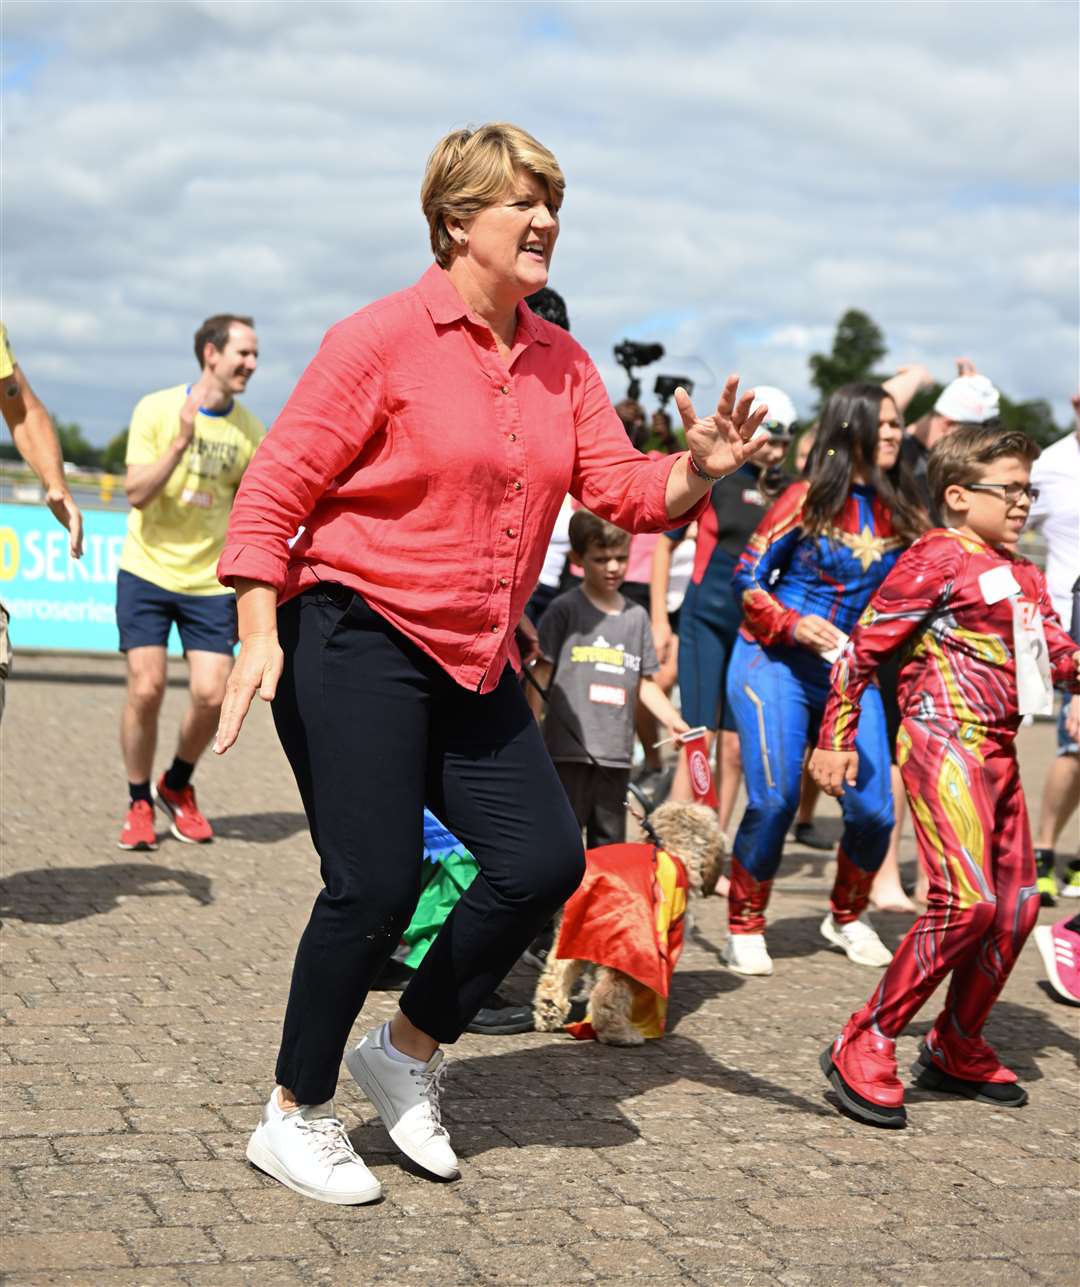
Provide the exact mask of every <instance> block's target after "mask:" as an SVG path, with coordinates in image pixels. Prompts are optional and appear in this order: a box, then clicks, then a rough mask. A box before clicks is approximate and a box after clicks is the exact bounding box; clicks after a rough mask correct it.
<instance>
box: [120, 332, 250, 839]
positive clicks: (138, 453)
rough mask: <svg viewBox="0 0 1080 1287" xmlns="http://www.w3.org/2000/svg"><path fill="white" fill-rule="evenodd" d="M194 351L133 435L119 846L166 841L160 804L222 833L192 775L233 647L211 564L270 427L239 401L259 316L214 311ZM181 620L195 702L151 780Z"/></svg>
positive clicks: (124, 587)
mask: <svg viewBox="0 0 1080 1287" xmlns="http://www.w3.org/2000/svg"><path fill="white" fill-rule="evenodd" d="M195 356H196V357H197V358H198V360H199V363H200V365H201V367H202V372H201V374H200V375H199V378H198V379H197V380H196V381H195V383H194V384H191V385H182V384H181V385H177V386H176V387H175V388H172V389H162V390H161V391H160V392H158V393H151V394H149V395H148V396H147V397H145V398H143V399H142V401H141V402H139V404H138V406H137V407H136V408H135V411H134V413H133V415H132V417H131V426H130V428H129V431H128V447H127V477H126V479H125V482H124V487H125V491H126V492H127V497H128V500H129V501H130V502H131V515H130V517H129V519H128V532H127V539H126V540H125V542H124V550H123V553H122V555H121V558H120V570H119V573H118V575H117V580H116V624H117V626H118V627H119V629H120V651H121V652H123V653H124V654H125V655H126V657H127V674H128V685H127V699H126V701H125V704H124V714H123V718H122V720H121V725H120V744H121V748H122V750H123V754H124V766H125V768H126V770H127V776H128V790H129V792H130V796H131V803H130V805H129V808H128V813H127V818H126V819H125V821H124V827H123V830H122V831H121V833H120V841H119V844H120V848H121V849H156V848H157V837H156V833H155V831H154V808H153V806H154V804H155V803H156V804H157V806H158V807H159V808H160V809H161V810H162V811H163V812H164V813H165V814H166V815H167V817H168V818H169V829H170V830H171V831H172V833H173V835H174V836H176V838H177V839H178V840H183V841H186V842H188V843H189V844H198V843H203V842H205V841H208V840H211V839H213V834H214V833H213V830H212V828H211V827H210V824H209V823H208V822H207V820H206V819H205V818H204V817H203V815H202V814H201V813H200V812H199V809H198V806H197V805H196V803H195V789H194V787H192V785H191V775H192V773H193V771H194V768H195V764H196V762H197V760H198V758H199V756H200V755H201V754H202V753H203V751H204V750H205V749H206V747H207V745H208V744H209V742H210V739H211V737H213V735H214V730H215V729H216V728H217V722H218V712H219V710H220V707H221V702H222V699H223V698H224V695H225V681H226V679H227V678H228V676H229V671H230V669H231V667H232V654H233V645H234V644H235V643H236V599H235V596H234V595H233V592H232V591H231V590H228V591H226V590H224V588H223V587H222V585H221V583H220V582H219V581H218V579H217V576H216V574H215V570H214V569H215V568H216V566H217V561H218V557H219V556H220V554H221V551H222V548H223V547H224V544H225V532H226V529H227V527H228V523H229V511H230V510H231V508H232V503H233V498H234V497H235V495H236V489H237V487H238V486H239V485H240V479H241V476H242V475H243V472H244V470H245V469H246V468H247V466H248V463H249V461H250V460H251V458H252V456H253V455H254V454H255V448H256V447H257V446H258V445H259V442H260V440H261V439H262V436H263V433H264V430H263V426H262V424H261V422H260V421H259V420H258V419H257V418H256V417H255V416H254V415H252V413H251V412H250V411H248V410H247V409H246V408H245V407H242V406H241V405H240V403H239V402H237V401H236V395H237V394H238V393H243V391H244V390H245V389H246V388H247V384H248V381H249V380H250V379H251V377H252V375H254V373H255V367H256V365H257V364H258V360H259V344H258V339H257V337H256V335H255V330H254V322H253V320H252V319H251V318H250V317H240V316H237V315H236V314H232V313H222V314H218V315H216V316H214V317H209V318H207V319H206V321H205V322H203V324H202V326H200V327H199V329H198V330H197V331H196V332H195ZM173 622H176V625H177V628H178V629H179V632H180V642H181V643H182V644H183V647H184V655H185V656H186V658H187V662H188V670H189V677H190V684H189V687H190V693H191V701H190V704H189V706H188V709H187V711H186V713H185V715H184V719H183V722H182V723H181V725H180V737H179V741H178V743H177V749H176V755H175V757H174V759H173V762H172V764H171V765H170V767H169V768H168V769H167V770H166V771H165V772H164V773H163V774H162V775H161V777H160V778H159V779H158V780H157V782H156V783H154V785H153V786H152V787H151V784H150V776H151V772H152V770H153V764H154V750H155V746H156V743H157V724H158V715H159V713H160V710H161V701H162V698H163V697H164V695H165V649H166V644H167V642H168V638H169V631H170V629H171V628H172V624H173Z"/></svg>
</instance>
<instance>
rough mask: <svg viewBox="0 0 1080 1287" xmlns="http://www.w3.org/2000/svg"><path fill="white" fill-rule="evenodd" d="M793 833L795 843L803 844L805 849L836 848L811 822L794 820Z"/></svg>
mask: <svg viewBox="0 0 1080 1287" xmlns="http://www.w3.org/2000/svg"><path fill="white" fill-rule="evenodd" d="M794 834H795V843H796V844H797V845H805V846H806V847H807V849H835V848H836V846H835V845H834V844H833V842H832V841H831V840H826V839H825V837H824V836H823V835H822V834H821V832H820V831H818V829H817V827H816V826H815V825H814V824H813V823H812V822H796V824H795V832H794Z"/></svg>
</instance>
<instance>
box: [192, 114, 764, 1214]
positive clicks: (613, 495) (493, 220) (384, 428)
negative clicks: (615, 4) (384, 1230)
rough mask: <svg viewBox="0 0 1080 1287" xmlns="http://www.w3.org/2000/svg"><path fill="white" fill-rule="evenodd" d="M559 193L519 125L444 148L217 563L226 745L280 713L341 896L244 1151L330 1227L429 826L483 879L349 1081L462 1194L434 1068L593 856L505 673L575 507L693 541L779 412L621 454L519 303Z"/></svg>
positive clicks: (729, 405)
mask: <svg viewBox="0 0 1080 1287" xmlns="http://www.w3.org/2000/svg"><path fill="white" fill-rule="evenodd" d="M564 186H565V183H564V179H563V174H562V171H561V170H560V168H559V164H558V162H557V161H556V159H555V157H554V156H553V155H552V153H551V152H550V151H549V150H548V149H547V148H545V147H544V146H543V145H542V144H540V143H538V142H537V141H536V139H534V138H532V137H531V136H530V135H529V134H527V133H526V132H525V131H524V130H522V129H519V128H518V127H517V126H514V125H507V124H491V125H485V126H482V127H481V128H479V129H477V130H455V131H454V132H453V133H451V134H448V135H447V136H446V137H445V138H444V139H443V140H442V141H441V142H440V143H439V144H438V146H437V147H436V148H435V151H434V152H433V153H432V155H431V157H430V158H429V161H428V165H427V171H426V173H425V175H424V181H423V186H422V190H421V205H422V208H423V210H424V214H425V216H426V218H427V222H428V231H429V236H430V241H431V248H432V252H433V255H434V259H435V262H434V264H432V265H431V267H430V268H428V270H427V272H425V273H424V275H423V276H422V277H421V278H420V280H419V281H418V282H416V283H415V284H414V285H412V286H410V287H408V288H407V289H405V290H403V291H400V292H398V293H397V294H394V295H390V296H387V297H386V298H384V299H380V300H377V301H376V302H375V303H373V304H370V305H368V306H367V307H366V308H363V309H361V310H360V311H359V312H358V313H354V314H353V315H352V316H351V317H348V318H346V319H345V320H344V321H342V322H339V323H338V324H337V325H336V326H334V327H332V328H331V329H330V331H329V332H328V334H327V336H326V338H325V340H324V341H323V345H322V347H321V348H320V350H319V352H318V354H317V355H316V356H315V358H314V359H313V360H312V362H311V364H310V366H309V367H308V368H307V370H306V371H305V373H304V374H303V376H301V378H300V382H299V384H298V385H297V387H296V389H295V390H294V392H293V394H292V396H291V398H290V399H289V401H288V403H287V404H286V406H285V408H284V410H283V411H282V413H281V415H280V416H279V417H278V419H277V422H276V423H275V425H274V427H273V429H272V430H271V431H270V433H269V434H268V435H267V437H266V439H265V440H264V441H263V444H262V445H261V447H260V448H259V451H258V452H257V453H256V455H255V458H254V460H253V462H252V464H251V465H250V467H249V469H248V471H247V473H246V474H245V476H244V483H243V485H242V486H241V488H240V491H239V492H238V494H237V498H236V503H235V505H234V507H233V511H232V519H231V522H230V526H229V536H228V540H227V542H226V546H225V551H224V553H223V555H222V558H221V562H220V564H219V567H218V574H219V576H220V577H221V579H222V581H223V582H225V583H227V584H232V585H235V587H236V591H237V608H238V613H239V624H240V639H241V648H240V654H239V656H238V658H237V661H236V665H235V667H234V669H233V673H232V676H231V678H230V680H229V685H228V691H227V694H226V699H225V703H224V705H223V707H222V713H221V725H220V728H219V731H218V740H217V742H216V744H215V749H216V750H217V751H218V752H219V753H221V752H225V751H227V750H228V748H229V747H230V746H231V745H232V743H233V742H234V741H235V740H236V737H237V734H238V733H239V730H240V725H241V723H242V721H243V719H244V716H245V714H246V712H247V710H248V708H249V706H250V704H251V701H252V699H253V697H254V695H255V693H256V692H258V693H259V694H260V696H261V697H262V698H263V699H264V700H267V701H270V700H272V701H273V714H274V723H275V725H276V727H277V731H278V736H279V737H280V739H281V743H282V746H283V748H284V750H285V754H286V756H287V757H288V759H289V762H290V764H291V766H292V769H293V772H294V774H295V776H296V780H297V784H298V786H299V788H300V794H301V796H302V798H303V802H304V809H305V811H306V813H307V817H308V822H309V824H310V827H311V834H312V840H313V843H314V845H315V848H316V849H317V851H318V853H319V858H320V861H321V875H322V878H323V882H324V886H325V887H324V888H323V889H322V891H321V892H320V893H319V895H318V897H317V898H316V900H315V905H314V907H313V909H312V912H311V918H310V920H309V922H308V925H307V928H306V930H305V931H304V934H303V937H302V938H301V940H300V946H299V949H298V951H297V955H296V963H295V966H294V969H293V977H292V988H291V992H290V995H289V1003H288V1008H287V1010H286V1014H285V1025H284V1033H283V1037H282V1043H281V1049H280V1053H279V1057H278V1064H277V1075H276V1081H277V1085H276V1087H275V1089H274V1091H273V1093H272V1095H271V1097H270V1100H269V1102H268V1103H267V1105H266V1107H265V1108H264V1110H263V1115H262V1120H261V1122H260V1123H259V1125H258V1127H257V1128H256V1130H255V1133H254V1134H253V1135H252V1137H251V1140H250V1141H249V1144H248V1153H247V1156H248V1158H249V1159H250V1160H251V1161H252V1162H254V1163H255V1165H257V1166H259V1167H260V1168H261V1169H262V1170H264V1171H266V1172H267V1173H269V1174H270V1175H272V1176H274V1177H275V1178H276V1179H278V1180H280V1181H281V1183H283V1184H286V1185H288V1186H289V1187H290V1188H293V1189H295V1190H296V1191H297V1192H300V1193H303V1194H306V1195H307V1196H309V1197H312V1198H315V1199H317V1200H319V1201H323V1202H335V1203H355V1202H370V1201H374V1200H375V1199H377V1198H378V1197H379V1195H380V1192H381V1187H380V1185H379V1182H378V1180H376V1179H375V1178H374V1177H373V1176H372V1175H371V1173H370V1172H369V1171H368V1170H367V1168H366V1167H365V1166H364V1163H363V1162H362V1161H361V1159H360V1158H359V1157H358V1156H357V1154H356V1152H355V1150H354V1149H353V1146H352V1143H351V1142H350V1140H349V1136H348V1134H347V1133H346V1131H345V1128H344V1126H343V1124H342V1123H341V1121H339V1120H338V1118H337V1117H336V1115H335V1113H334V1106H333V1095H334V1090H335V1086H336V1084H337V1079H338V1069H339V1065H340V1063H341V1059H342V1055H343V1053H344V1052H345V1046H346V1043H347V1041H348V1038H349V1033H350V1030H351V1028H352V1025H353V1022H354V1020H355V1019H356V1017H357V1015H358V1014H359V1013H360V1009H361V1007H362V1006H363V1004H364V999H365V997H366V995H367V992H368V989H369V988H370V986H371V982H372V980H373V979H374V978H375V976H376V975H377V974H378V972H379V970H380V969H381V968H382V966H383V964H384V963H385V962H386V960H387V958H388V957H389V956H390V954H391V952H392V951H393V949H394V948H395V947H396V946H397V943H398V940H399V939H400V936H401V932H402V930H403V929H404V928H405V926H406V925H407V923H408V921H409V917H410V916H411V914H412V911H413V908H414V907H415V905H416V900H417V895H418V893H419V887H420V864H421V852H422V819H423V807H424V805H425V804H426V805H428V806H430V808H431V809H432V811H433V812H434V813H435V814H436V815H437V816H438V817H439V818H440V820H442V821H443V822H444V823H445V824H446V826H447V827H448V828H449V829H450V830H451V831H452V832H453V833H454V834H455V835H456V836H458V837H460V839H461V841H462V842H463V843H464V844H465V845H467V847H468V848H469V850H470V851H471V853H472V854H473V856H474V857H475V858H476V861H477V864H478V866H479V869H480V870H479V874H478V875H477V876H476V879H475V880H474V881H473V883H472V884H471V885H470V886H469V889H468V891H467V892H466V893H465V894H463V895H462V897H461V899H460V901H459V902H458V903H457V905H456V906H455V907H454V910H453V911H452V912H451V914H450V916H449V918H448V919H447V921H446V922H445V924H444V925H443V927H442V929H441V930H440V932H439V934H438V936H437V938H436V939H435V941H434V943H433V944H432V946H431V947H430V949H429V950H428V952H427V955H426V956H425V957H424V960H423V962H422V963H421V965H420V967H419V969H418V970H417V971H416V974H415V976H414V977H413V979H412V980H411V982H410V983H409V985H408V987H407V988H406V989H405V991H404V992H403V993H402V996H401V1001H400V1006H399V1009H398V1010H397V1012H396V1013H395V1015H394V1017H393V1018H392V1019H391V1020H390V1022H389V1023H386V1024H379V1025H377V1026H375V1027H374V1028H372V1029H371V1030H370V1031H369V1032H368V1033H367V1035H366V1036H365V1037H364V1038H363V1040H362V1041H360V1043H359V1044H358V1045H356V1046H354V1047H353V1048H352V1049H351V1050H350V1051H349V1052H348V1054H347V1055H346V1066H347V1067H348V1070H349V1072H350V1073H351V1074H352V1076H353V1077H354V1078H355V1079H356V1081H357V1082H358V1083H359V1085H360V1088H361V1090H362V1091H363V1092H364V1093H365V1094H366V1095H367V1096H368V1097H369V1099H370V1100H371V1101H372V1103H373V1104H374V1105H375V1107H376V1108H377V1110H378V1112H379V1115H380V1117H381V1118H382V1120H383V1123H384V1125H385V1126H386V1127H387V1129H388V1130H389V1132H390V1137H391V1139H392V1140H393V1142H394V1144H395V1145H396V1146H397V1147H398V1148H399V1149H400V1150H401V1151H402V1152H403V1153H405V1154H406V1156H408V1157H409V1158H410V1159H411V1160H412V1161H413V1162H415V1163H416V1164H417V1165H418V1166H419V1167H421V1168H423V1169H424V1170H425V1171H427V1172H428V1173H431V1174H434V1175H436V1176H439V1177H442V1178H452V1177H454V1176H456V1175H457V1174H458V1163H457V1158H456V1156H455V1154H454V1151H453V1148H452V1147H451V1144H450V1139H449V1135H448V1133H447V1131H446V1128H445V1127H444V1126H443V1125H442V1122H441V1118H440V1114H439V1085H440V1079H441V1076H442V1073H443V1070H444V1064H443V1062H442V1061H443V1055H442V1053H441V1051H440V1049H439V1047H440V1045H441V1044H443V1043H447V1042H453V1041H456V1040H457V1038H458V1037H459V1036H460V1035H461V1033H462V1032H463V1031H464V1030H465V1028H466V1026H467V1025H468V1024H469V1023H470V1021H471V1020H472V1018H473V1017H474V1015H475V1014H476V1013H477V1011H478V1010H479V1009H480V1007H481V1006H482V1005H483V1004H484V1002H485V1000H486V998H487V997H488V996H490V994H491V992H492V991H493V989H494V987H495V985H496V984H497V983H499V981H500V980H501V979H502V977H503V976H504V975H505V974H506V972H507V971H508V970H509V969H510V967H511V966H512V965H513V963H514V962H515V961H516V960H517V958H518V957H519V956H520V955H521V953H522V951H523V950H524V948H525V947H526V946H527V945H528V943H529V941H530V940H531V939H532V938H533V936H534V935H535V934H536V933H537V931H538V930H539V929H540V928H541V926H543V925H544V924H546V923H547V921H548V920H549V919H550V917H551V916H552V914H553V913H554V911H555V909H556V908H557V907H559V906H560V905H561V904H562V903H563V902H565V900H566V899H567V898H568V897H569V896H570V894H571V893H572V892H573V891H574V889H575V888H576V887H577V885H578V883H579V881H580V880H581V876H582V873H583V871H584V855H583V852H582V846H581V833H580V830H579V829H578V827H577V824H576V822H575V821H574V815H573V813H572V811H571V809H570V806H569V804H568V802H567V799H566V795H565V792H564V791H563V788H562V786H561V784H560V782H559V779H558V777H557V776H556V773H555V770H554V767H553V766H552V763H551V759H550V757H549V756H548V753H547V751H546V750H545V748H544V744H543V740H542V738H541V734H540V731H539V729H538V727H537V725H536V722H535V721H534V720H533V718H532V715H531V713H530V711H529V708H528V705H527V703H526V701H525V697H524V696H523V694H522V692H521V689H520V687H519V685H518V684H517V682H516V679H515V676H514V671H513V668H512V666H511V665H510V658H511V653H512V649H513V636H514V628H515V626H516V625H517V623H518V621H519V619H520V618H521V615H522V611H523V609H524V607H525V602H526V600H527V599H528V597H529V594H530V593H531V591H532V589H533V587H534V586H535V584H536V580H537V576H538V574H539V571H540V567H541V565H542V562H543V559H544V554H545V551H546V549H547V545H548V541H549V539H550V536H551V533H552V529H553V527H554V524H555V520H556V517H557V515H558V513H559V508H560V506H561V505H562V502H563V497H564V496H565V495H566V493H567V492H570V494H571V495H572V496H574V497H575V498H576V499H577V500H579V501H581V502H582V503H583V504H584V505H585V506H587V507H588V508H589V509H590V510H592V511H593V512H594V513H596V514H599V515H600V516H601V517H603V518H604V519H606V520H608V521H609V522H612V523H615V524H617V525H618V526H620V527H623V528H625V529H628V530H631V531H650V530H651V531H663V530H664V529H665V528H668V527H671V526H673V525H674V524H675V523H676V522H686V521H689V520H690V519H691V518H693V517H696V516H697V514H698V513H699V512H700V511H701V510H702V509H703V508H704V505H705V503H706V500H707V497H708V494H709V489H710V487H711V486H712V484H713V483H714V482H716V481H718V479H719V478H720V477H722V476H724V475H726V474H728V473H731V472H732V471H733V470H735V469H738V468H739V466H740V465H741V464H742V463H743V462H744V461H745V460H746V459H748V458H749V457H750V456H751V455H752V454H753V452H754V451H755V450H756V445H755V444H753V443H752V442H751V440H752V438H753V436H754V432H755V430H756V428H757V426H758V425H759V424H760V422H761V420H762V419H764V416H765V412H764V411H761V412H755V413H751V412H750V404H751V401H752V395H749V394H744V395H743V396H742V397H741V398H739V397H738V396H737V395H738V380H737V378H736V377H734V376H733V377H731V378H729V380H728V381H727V383H726V385H725V387H724V392H723V394H722V396H721V399H720V403H719V405H718V406H717V410H716V412H715V413H714V414H713V415H712V416H708V417H704V418H701V419H699V418H698V417H697V415H696V414H695V413H694V410H693V407H692V405H691V403H690V399H689V398H688V397H687V395H686V393H685V392H684V391H680V393H679V394H677V395H676V397H677V401H678V403H679V407H680V413H681V415H682V417H683V423H684V425H685V426H686V442H687V447H688V449H689V450H688V451H685V452H682V453H680V454H678V455H673V456H669V457H667V458H666V459H663V460H655V461H653V460H649V459H647V458H646V457H645V456H643V455H641V453H640V452H638V451H636V450H634V448H633V447H632V446H631V444H630V443H629V442H628V441H627V438H626V433H625V432H624V430H623V427H622V424H621V423H620V421H619V418H618V416H617V415H616V414H615V411H614V409H613V407H612V406H611V402H610V399H609V398H608V396H607V393H606V391H605V389H604V385H603V382H602V381H601V379H600V376H599V374H598V373H597V370H596V368H595V366H594V365H593V363H592V362H591V361H590V359H589V357H588V354H586V352H585V351H584V349H582V348H581V346H580V345H579V344H578V343H577V342H576V341H575V340H574V339H572V338H571V336H570V335H568V334H567V333H566V331H564V330H562V329H560V328H559V327H558V326H555V325H553V324H551V323H550V322H546V321H544V320H543V319H542V318H540V317H537V316H535V315H534V314H533V313H532V312H530V310H529V309H528V308H527V306H526V305H525V303H524V301H525V298H526V297H527V296H528V295H531V294H533V293H534V292H535V291H537V290H539V289H540V288H541V287H543V286H544V285H546V283H547V277H548V267H549V265H550V263H551V257H552V253H553V251H554V249H555V242H556V238H557V237H558V233H559V208H560V206H561V205H562V199H563V190H564ZM301 525H303V529H304V530H303V533H302V535H301V536H300V538H299V540H296V541H295V543H294V541H293V538H294V536H295V534H296V531H297V528H298V527H300V526H301Z"/></svg>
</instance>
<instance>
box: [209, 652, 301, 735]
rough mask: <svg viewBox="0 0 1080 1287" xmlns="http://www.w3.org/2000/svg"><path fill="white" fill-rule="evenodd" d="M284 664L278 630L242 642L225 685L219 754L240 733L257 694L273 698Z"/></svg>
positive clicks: (269, 698)
mask: <svg viewBox="0 0 1080 1287" xmlns="http://www.w3.org/2000/svg"><path fill="white" fill-rule="evenodd" d="M284 664H285V654H284V653H283V652H282V651H281V645H280V644H279V643H278V637H277V632H276V631H274V632H273V633H271V634H251V635H248V637H247V638H246V639H245V640H244V641H243V643H242V644H241V645H240V652H239V654H238V656H237V658H236V662H235V664H234V665H233V668H232V673H231V674H230V675H229V681H228V683H227V684H226V685H225V700H224V701H223V702H222V703H221V716H220V718H219V720H218V730H217V735H216V736H215V738H214V753H215V754H216V755H224V754H225V752H226V751H227V750H228V749H229V747H230V746H232V744H233V743H234V742H235V741H236V739H237V738H238V737H239V736H240V726H241V725H242V724H243V722H244V717H245V716H246V715H247V713H248V710H249V708H250V706H251V701H252V698H253V697H254V696H255V694H256V693H258V694H259V696H260V697H261V698H262V699H263V701H264V702H269V701H273V699H274V694H275V693H276V692H277V684H278V680H279V679H280V678H281V670H282V667H283V666H284Z"/></svg>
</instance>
